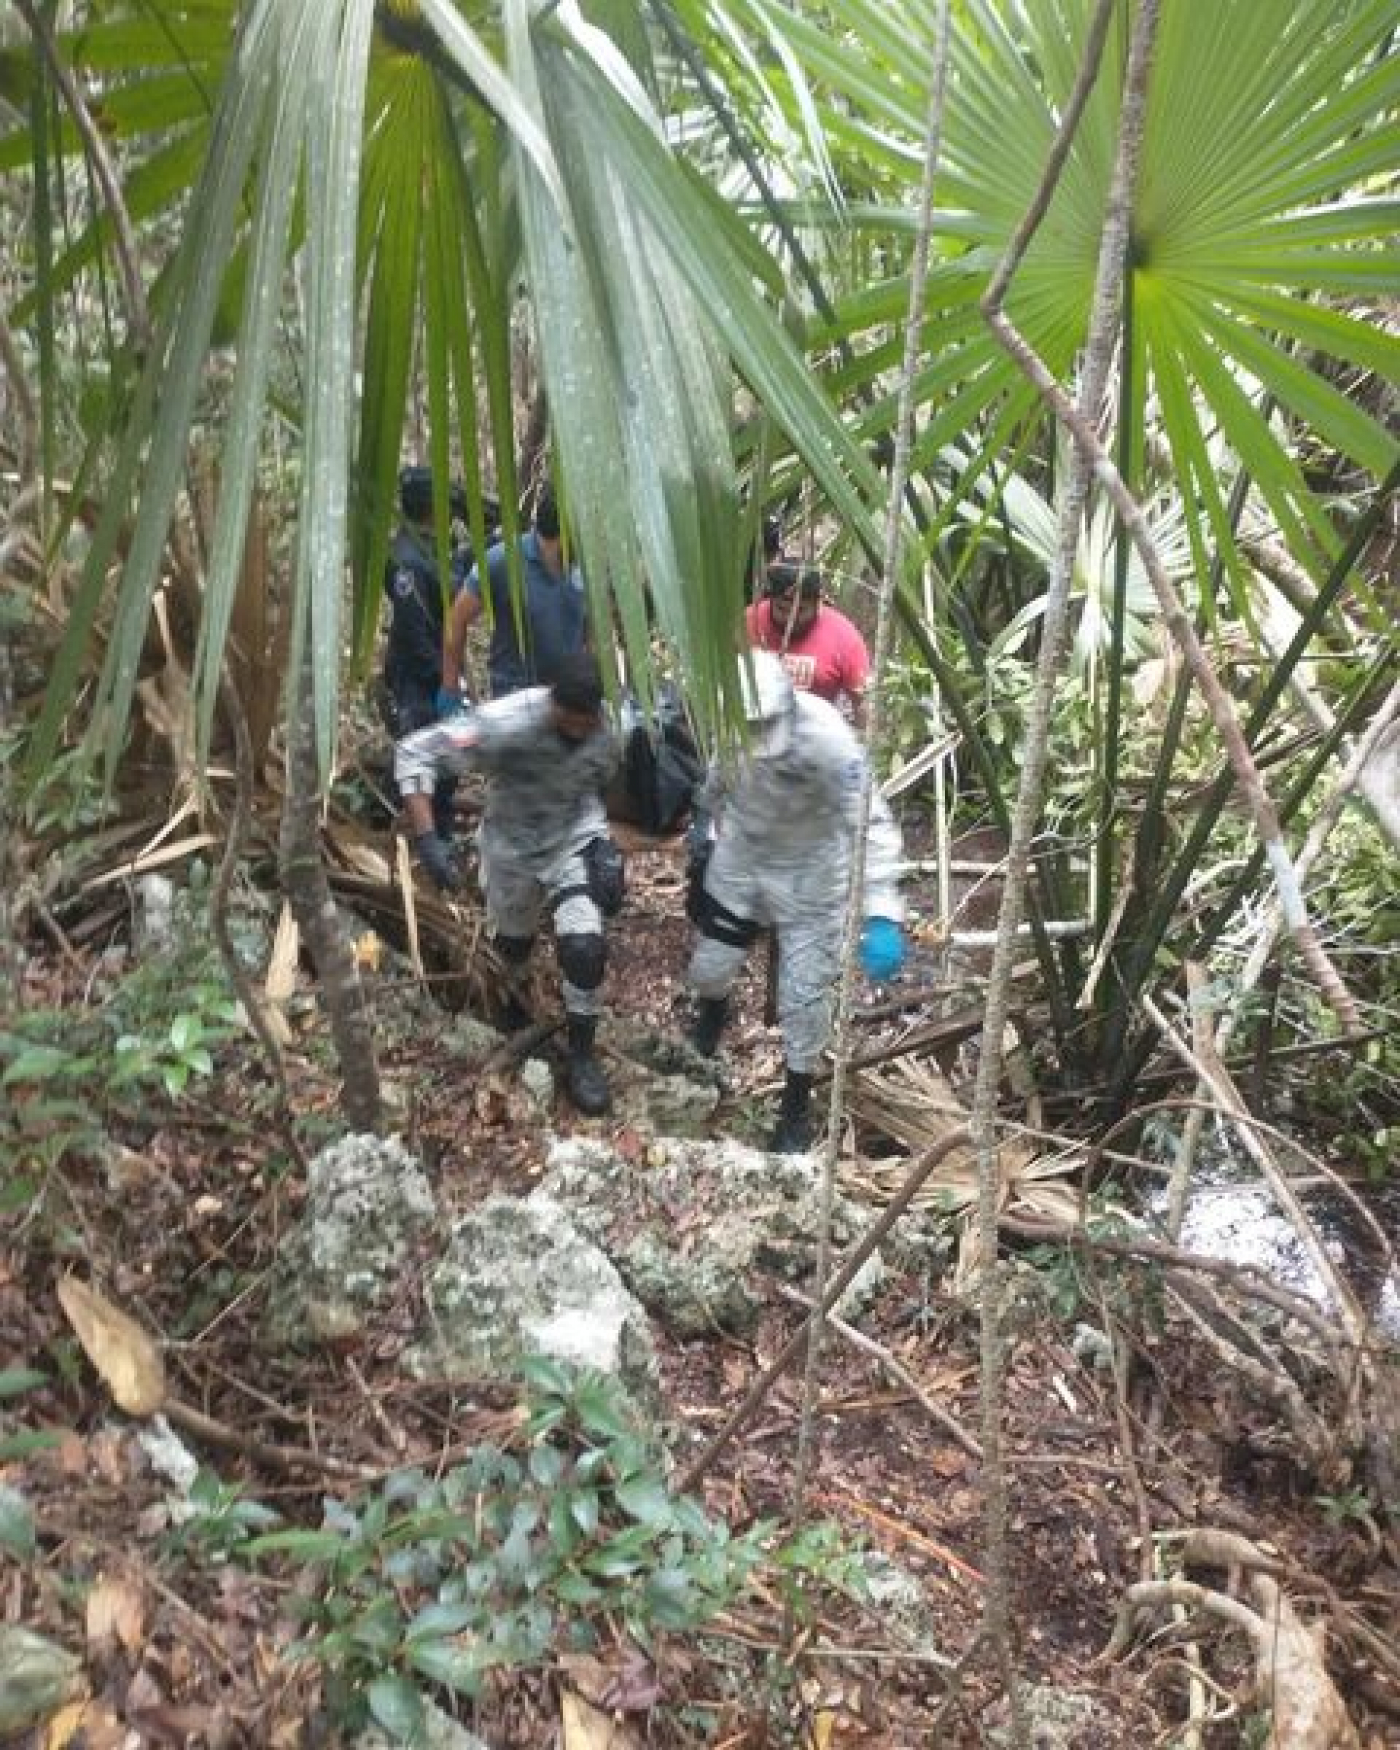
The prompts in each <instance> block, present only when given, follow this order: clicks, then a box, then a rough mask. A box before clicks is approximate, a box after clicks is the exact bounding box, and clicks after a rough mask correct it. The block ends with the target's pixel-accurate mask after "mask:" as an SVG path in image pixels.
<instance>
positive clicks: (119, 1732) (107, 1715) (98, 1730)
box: [44, 1701, 130, 1750]
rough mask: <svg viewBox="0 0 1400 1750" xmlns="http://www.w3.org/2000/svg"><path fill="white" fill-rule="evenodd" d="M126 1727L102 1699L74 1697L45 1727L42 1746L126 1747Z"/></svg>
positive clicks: (71, 1749)
mask: <svg viewBox="0 0 1400 1750" xmlns="http://www.w3.org/2000/svg"><path fill="white" fill-rule="evenodd" d="M129 1742H130V1736H129V1734H128V1732H127V1729H126V1727H125V1726H124V1725H123V1724H122V1723H121V1721H120V1720H119V1719H118V1718H117V1716H116V1715H115V1714H114V1713H113V1712H112V1710H111V1709H110V1708H109V1707H108V1706H107V1705H106V1703H105V1702H100V1701H74V1702H70V1703H69V1704H68V1706H67V1707H64V1708H60V1709H59V1710H58V1712H57V1713H56V1714H55V1715H54V1716H53V1718H52V1719H51V1720H50V1721H49V1723H48V1725H47V1726H46V1727H45V1728H44V1750H125V1747H126V1745H127V1744H128V1743H129Z"/></svg>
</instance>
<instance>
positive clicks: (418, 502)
mask: <svg viewBox="0 0 1400 1750" xmlns="http://www.w3.org/2000/svg"><path fill="white" fill-rule="evenodd" d="M399 509H400V511H401V512H402V515H403V521H402V522H401V523H400V525H399V527H398V528H397V529H396V530H395V532H394V537H393V540H392V541H391V542H390V544H389V558H388V561H387V562H386V564H385V566H384V596H385V599H386V601H387V602H388V604H389V637H388V641H387V643H386V644H385V648H384V689H385V693H386V694H387V712H386V714H387V715H388V716H389V717H390V719H391V721H390V725H389V727H390V730H391V732H392V733H393V735H394V736H395V738H397V737H399V736H401V735H408V734H410V733H411V732H412V731H413V730H415V729H422V728H423V727H424V725H425V724H428V723H432V722H435V721H436V719H437V717H438V714H439V713H438V702H437V700H438V690H439V688H440V687H441V686H442V628H443V617H444V614H443V607H444V598H445V596H446V595H448V594H450V595H452V596H455V595H456V594H457V592H458V591H459V590H460V589H461V587H462V581H463V578H464V576H465V573H466V570H467V567H468V566H469V564H470V563H471V553H470V549H467V550H465V551H459V552H457V553H454V554H453V556H452V569H451V575H450V578H449V588H448V590H447V591H444V589H443V586H442V578H441V576H440V574H439V571H438V552H437V541H436V535H435V532H434V529H433V477H432V474H431V473H430V472H429V470H428V469H427V468H418V467H409V468H405V469H403V470H402V472H401V473H400V475H399Z"/></svg>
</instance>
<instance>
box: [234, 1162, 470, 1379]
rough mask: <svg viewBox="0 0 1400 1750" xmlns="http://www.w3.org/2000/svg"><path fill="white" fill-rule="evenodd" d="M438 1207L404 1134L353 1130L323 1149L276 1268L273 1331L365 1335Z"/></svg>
mask: <svg viewBox="0 0 1400 1750" xmlns="http://www.w3.org/2000/svg"><path fill="white" fill-rule="evenodd" d="M436 1217H437V1205H436V1203H435V1202H434V1200H433V1193H432V1189H431V1187H430V1186H429V1184H428V1181H427V1179H426V1178H425V1177H424V1176H423V1173H422V1170H421V1169H420V1168H419V1166H418V1164H417V1162H416V1161H415V1160H414V1159H413V1157H412V1156H411V1155H410V1154H409V1153H408V1151H407V1150H406V1149H405V1148H404V1147H403V1145H402V1144H401V1143H399V1142H396V1141H394V1140H393V1139H392V1138H387V1139H386V1138H383V1137H377V1136H349V1137H345V1138H343V1139H342V1140H341V1141H339V1142H335V1143H332V1144H331V1145H330V1147H328V1148H325V1149H322V1151H321V1153H320V1154H318V1155H317V1156H316V1158H315V1159H314V1160H313V1161H312V1162H311V1165H310V1169H309V1171H308V1174H307V1183H306V1207H305V1209H304V1210H303V1212H302V1216H301V1220H300V1221H299V1222H298V1224H297V1226H296V1227H295V1228H294V1229H293V1230H292V1232H291V1233H290V1234H289V1235H288V1237H287V1239H286V1240H285V1241H284V1243H283V1246H282V1250H281V1253H280V1255H279V1257H278V1261H277V1264H276V1266H275V1268H274V1271H273V1279H272V1284H271V1288H270V1291H269V1308H268V1315H267V1325H268V1331H269V1335H270V1336H271V1337H272V1338H273V1340H274V1341H277V1342H280V1343H283V1344H286V1345H289V1346H291V1347H297V1346H299V1345H301V1344H304V1343H306V1342H307V1341H308V1340H310V1341H317V1340H319V1341H322V1342H327V1341H335V1340H337V1339H341V1338H346V1337H352V1336H354V1335H356V1334H357V1333H358V1332H359V1331H361V1330H363V1329H364V1327H365V1325H366V1323H367V1321H368V1319H369V1317H370V1316H371V1315H372V1314H373V1313H374V1311H375V1310H376V1308H378V1307H379V1306H380V1305H382V1304H383V1302H384V1301H385V1299H386V1298H387V1297H388V1296H389V1295H390V1294H391V1293H392V1292H393V1291H394V1290H395V1289H396V1288H397V1286H398V1285H399V1282H400V1280H401V1277H402V1275H403V1271H404V1268H405V1266H406V1264H407V1263H408V1260H409V1258H410V1256H411V1255H412V1253H413V1251H414V1249H415V1248H416V1247H417V1246H418V1245H419V1244H420V1243H421V1241H422V1238H423V1236H424V1235H425V1233H427V1231H428V1230H429V1229H430V1228H431V1226H432V1224H433V1222H434V1221H435V1219H436Z"/></svg>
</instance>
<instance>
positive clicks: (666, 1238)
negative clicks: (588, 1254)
mask: <svg viewBox="0 0 1400 1750" xmlns="http://www.w3.org/2000/svg"><path fill="white" fill-rule="evenodd" d="M652 1158H653V1159H654V1160H656V1161H657V1164H655V1165H651V1166H648V1167H646V1168H640V1169H639V1168H637V1167H635V1166H633V1165H631V1163H630V1162H628V1161H627V1160H625V1159H623V1157H622V1156H621V1155H619V1154H617V1153H616V1152H615V1151H614V1150H612V1149H610V1148H609V1147H608V1146H607V1145H606V1144H603V1143H597V1142H592V1141H584V1140H580V1139H569V1140H567V1141H563V1142H559V1143H556V1144H555V1146H554V1147H553V1148H552V1149H551V1150H550V1153H549V1157H548V1161H547V1163H546V1164H547V1171H546V1176H545V1178H544V1181H543V1182H542V1184H541V1186H540V1189H539V1192H538V1193H537V1195H539V1196H542V1197H547V1198H549V1199H551V1200H553V1201H555V1202H557V1203H560V1204H562V1205H563V1206H564V1207H565V1208H567V1209H568V1210H569V1212H570V1214H571V1216H572V1217H573V1219H574V1220H575V1221H576V1222H577V1223H578V1225H579V1226H580V1227H581V1228H582V1229H583V1231H584V1232H585V1233H587V1234H588V1235H589V1236H590V1238H592V1239H593V1240H595V1241H596V1243H597V1244H598V1245H600V1246H601V1247H602V1248H603V1250H604V1251H605V1252H606V1253H607V1254H608V1256H609V1257H610V1258H611V1259H612V1260H613V1262H614V1263H615V1264H616V1265H617V1268H618V1270H619V1271H620V1272H621V1275H622V1278H623V1280H624V1281H625V1282H626V1283H627V1285H628V1287H629V1288H631V1290H632V1292H633V1293H634V1294H635V1295H636V1296H637V1297H638V1299H639V1300H641V1302H642V1303H643V1305H644V1306H646V1308H647V1310H648V1311H649V1312H651V1313H652V1314H653V1315H654V1316H655V1317H656V1318H658V1319H660V1320H661V1322H662V1323H663V1324H665V1325H666V1326H667V1328H668V1329H669V1330H672V1331H674V1332H676V1334H677V1335H679V1336H699V1335H702V1334H703V1333H705V1332H707V1331H714V1330H717V1329H719V1330H744V1329H746V1328H748V1327H749V1326H751V1325H752V1324H753V1322H754V1320H755V1319H756V1318H757V1316H758V1311H759V1307H760V1303H761V1296H762V1284H761V1281H760V1280H759V1278H760V1276H761V1273H762V1272H764V1271H768V1272H771V1273H773V1274H776V1275H779V1276H782V1277H784V1278H786V1279H788V1280H790V1281H795V1282H804V1283H805V1282H806V1281H807V1280H808V1278H809V1276H810V1271H811V1265H812V1262H813V1259H814V1257H815V1254H816V1245H817V1234H818V1226H819V1220H820V1177H819V1174H820V1167H819V1165H818V1163H817V1162H816V1161H815V1160H814V1159H813V1158H812V1157H810V1156H805V1155H771V1154H765V1153H763V1152H761V1151H759V1150H756V1149H751V1148H746V1147H744V1146H743V1144H741V1143H736V1142H732V1141H724V1142H714V1143H696V1142H686V1141H684V1140H680V1139H677V1138H671V1137H667V1138H662V1139H659V1140H658V1143H657V1146H656V1149H655V1150H654V1151H653V1157H652ZM866 1220H867V1218H866V1217H865V1216H863V1215H862V1213H861V1212H860V1211H859V1210H858V1209H857V1208H856V1207H855V1206H854V1205H853V1204H851V1203H850V1202H849V1200H847V1199H846V1198H844V1197H840V1196H838V1197H837V1199H836V1205H835V1209H834V1212H833V1243H834V1244H835V1245H836V1246H838V1247H840V1246H844V1245H846V1244H848V1243H849V1242H850V1241H851V1240H852V1239H853V1238H854V1237H855V1236H856V1235H857V1234H858V1233H859V1232H860V1231H861V1230H862V1229H863V1228H864V1226H865V1225H866ZM879 1279H880V1266H879V1264H878V1261H875V1260H872V1263H871V1265H870V1267H869V1268H868V1269H867V1270H864V1271H862V1273H861V1277H860V1282H859V1287H860V1291H861V1292H862V1293H863V1294H864V1295H865V1296H867V1297H868V1296H869V1295H870V1294H872V1293H873V1292H874V1291H875V1290H876V1288H878V1285H879ZM852 1286H853V1288H855V1287H857V1285H856V1284H853V1285H852ZM855 1310H857V1309H856V1307H855V1306H853V1304H852V1302H851V1300H850V1299H848V1300H847V1301H846V1302H845V1303H844V1304H843V1307H842V1311H843V1313H844V1314H845V1316H847V1317H849V1316H851V1314H852V1312H854V1311H855Z"/></svg>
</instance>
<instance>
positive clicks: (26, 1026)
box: [0, 956, 239, 1199]
mask: <svg viewBox="0 0 1400 1750" xmlns="http://www.w3.org/2000/svg"><path fill="white" fill-rule="evenodd" d="M192 974H195V975H196V976H191V975H192ZM238 1030H239V1029H238V1006H237V1004H236V1003H235V1002H234V1001H233V1000H232V997H231V996H230V993H229V991H228V987H227V986H226V985H225V984H224V983H223V982H222V979H221V978H216V977H215V976H213V973H212V971H211V969H210V967H209V965H208V963H207V961H206V960H205V959H204V957H203V956H200V957H199V959H198V962H197V964H196V965H192V964H190V963H189V961H188V960H186V959H185V958H184V957H181V956H176V957H174V959H173V961H172V964H171V966H169V967H162V968H161V969H160V971H159V972H153V971H152V970H150V969H149V968H144V967H143V968H139V969H138V970H137V971H135V972H133V973H130V974H128V976H127V977H126V978H125V979H123V980H121V981H120V982H119V983H118V984H117V985H116V986H114V987H112V988H111V989H110V990H107V991H104V992H103V993H102V1001H101V1004H100V1006H98V1007H96V1008H93V1009H86V1010H79V1011H76V1012H74V1011H71V1010H66V1009H29V1010H26V1011H24V1012H23V1013H21V1014H20V1015H18V1016H16V1017H15V1020H14V1022H13V1023H12V1025H11V1027H10V1028H9V1029H7V1030H6V1031H4V1032H0V1088H4V1089H6V1090H7V1091H8V1092H9V1110H8V1111H7V1113H6V1115H5V1118H4V1119H3V1120H0V1136H4V1137H6V1138H7V1140H8V1141H9V1142H10V1144H11V1146H10V1147H9V1148H8V1149H7V1150H6V1153H7V1155H8V1157H9V1159H10V1160H11V1161H14V1162H16V1163H23V1164H26V1165H28V1166H30V1167H31V1168H32V1167H34V1166H37V1167H39V1168H41V1169H42V1168H48V1167H51V1166H53V1165H54V1164H56V1162H57V1161H58V1160H59V1159H61V1158H62V1156H63V1155H64V1154H67V1153H85V1152H89V1151H90V1150H91V1149H92V1148H93V1147H94V1146H95V1145H96V1143H97V1142H98V1141H100V1139H101V1136H102V1127H101V1124H100V1123H99V1122H98V1118H99V1116H100V1112H101V1109H102V1108H103V1107H104V1106H105V1105H107V1104H110V1103H113V1102H116V1101H119V1100H120V1099H122V1098H126V1097H129V1096H130V1095H131V1094H132V1093H140V1092H144V1091H148V1090H159V1091H162V1092H164V1093H165V1094H166V1095H167V1096H168V1097H169V1098H170V1099H172V1100H174V1099H178V1098H179V1097H180V1095H181V1094H182V1093H184V1091H185V1089H186V1088H187V1086H188V1084H189V1082H190V1081H191V1079H192V1078H195V1077H203V1076H208V1075H211V1074H212V1073H213V1070H214V1057H213V1052H214V1049H215V1048H217V1047H218V1046H219V1045H221V1044H224V1043H225V1042H226V1041H228V1040H229V1039H232V1038H234V1037H236V1036H237V1033H238ZM0 1196H3V1197H5V1198H9V1199H16V1198H18V1197H19V1196H20V1192H19V1191H18V1190H15V1189H13V1188H12V1187H7V1188H6V1189H5V1190H4V1191H3V1192H0Z"/></svg>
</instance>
